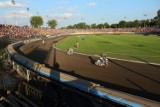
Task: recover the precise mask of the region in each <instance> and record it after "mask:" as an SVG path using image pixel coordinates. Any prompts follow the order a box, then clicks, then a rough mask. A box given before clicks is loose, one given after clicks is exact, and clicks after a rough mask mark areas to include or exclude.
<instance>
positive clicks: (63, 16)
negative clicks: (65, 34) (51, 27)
mask: <svg viewBox="0 0 160 107" xmlns="http://www.w3.org/2000/svg"><path fill="white" fill-rule="evenodd" d="M78 16H80V15H79V14H73V13H62V14H59V13H55V14H52V15H50V16H49V17H52V18H55V19H69V18H73V17H78Z"/></svg>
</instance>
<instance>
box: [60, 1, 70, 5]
mask: <svg viewBox="0 0 160 107" xmlns="http://www.w3.org/2000/svg"><path fill="white" fill-rule="evenodd" d="M58 3H59V4H67V3H68V1H60V2H58Z"/></svg>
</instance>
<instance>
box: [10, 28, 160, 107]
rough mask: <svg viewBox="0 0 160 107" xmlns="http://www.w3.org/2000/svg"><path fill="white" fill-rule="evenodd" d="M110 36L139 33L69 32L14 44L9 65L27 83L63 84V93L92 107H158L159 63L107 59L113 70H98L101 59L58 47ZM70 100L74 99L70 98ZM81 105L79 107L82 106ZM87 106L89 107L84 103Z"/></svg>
mask: <svg viewBox="0 0 160 107" xmlns="http://www.w3.org/2000/svg"><path fill="white" fill-rule="evenodd" d="M146 30H148V28H146ZM126 31H128V29H126ZM55 32H57V31H55ZM67 32H68V33H67ZM118 32H120V30H118ZM153 32H154V31H153ZM108 33H109V34H110V35H112V36H113V37H115V36H122V35H124V34H125V33H127V34H129V35H130V36H134V35H136V34H135V33H136V32H125V29H123V32H121V34H118V35H117V34H116V35H115V33H114V32H104V31H103V32H100V31H98V32H93V31H89V30H83V31H79V32H78V31H76V30H75V31H74V30H73V33H71V31H70V30H69V31H65V34H63V33H62V34H57V35H53V36H52V35H51V36H47V37H43V38H36V39H28V40H24V41H20V42H16V43H13V44H10V45H9V46H8V47H7V54H8V61H9V62H10V63H11V64H12V65H13V68H14V69H15V70H16V71H17V73H18V74H19V75H21V77H23V78H24V79H25V80H27V81H31V80H34V77H35V75H36V78H37V79H36V81H38V80H39V78H47V79H48V80H51V81H54V82H56V84H63V85H62V87H63V91H64V90H65V88H67V90H71V93H76V94H78V95H81V97H82V98H83V97H84V98H86V96H87V99H89V100H91V99H94V101H92V106H97V104H96V103H95V102H96V101H95V99H97V100H98V101H100V102H98V103H100V104H103V105H105V106H106V105H107V106H135V107H141V106H153V107H158V106H159V99H160V96H159V94H160V93H159V90H160V85H159V82H160V81H159V75H160V74H159V69H160V65H159V64H158V63H150V62H147V61H143V60H139V61H133V60H126V59H120V58H113V57H109V56H107V57H108V59H109V66H107V67H98V66H95V65H94V62H95V61H96V60H97V59H98V55H92V54H86V53H80V52H74V53H73V54H72V55H68V54H67V52H66V50H63V49H60V48H58V47H57V44H58V43H61V42H62V43H63V40H65V39H67V38H68V37H76V38H79V36H81V35H83V36H85V40H86V39H87V37H89V36H93V34H96V35H98V36H101V35H102V34H103V35H105V36H106V37H107V35H109V34H108ZM143 36H144V35H143ZM144 37H146V36H144ZM156 37H158V36H156ZM158 39H159V37H158ZM85 40H84V41H85ZM43 41H45V43H43ZM59 41H60V42H59ZM75 41H77V40H75ZM80 46H81V44H80ZM75 50H76V49H75ZM137 59H138V58H137ZM57 87H60V86H57ZM69 96H71V95H70V94H69ZM94 96H95V97H94ZM67 97H68V95H67ZM90 97H92V98H90ZM82 102H83V101H82ZM87 102H88V101H87ZM104 102H105V103H104ZM106 102H107V103H106ZM77 104H78V105H79V103H77ZM83 104H85V103H84V102H83ZM81 106H84V105H81Z"/></svg>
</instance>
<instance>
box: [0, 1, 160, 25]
mask: <svg viewBox="0 0 160 107" xmlns="http://www.w3.org/2000/svg"><path fill="white" fill-rule="evenodd" d="M27 7H28V8H29V11H27V9H26V8H27ZM159 9H160V0H15V5H13V4H12V3H11V0H0V23H1V24H2V23H5V24H14V25H15V24H17V25H20V26H23V25H28V23H29V18H30V17H31V16H33V15H40V16H42V17H43V19H44V25H43V26H47V25H46V22H47V21H48V20H50V19H56V20H57V21H58V27H62V26H67V25H73V24H75V23H79V22H82V21H83V22H86V23H87V24H92V23H97V24H99V23H105V22H108V23H109V24H112V23H117V22H119V21H120V20H126V21H133V20H135V19H138V20H141V19H150V18H153V17H155V16H156V13H157V11H158V10H159ZM144 14H146V16H144Z"/></svg>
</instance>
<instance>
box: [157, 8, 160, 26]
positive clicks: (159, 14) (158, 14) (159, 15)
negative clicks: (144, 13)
mask: <svg viewBox="0 0 160 107" xmlns="http://www.w3.org/2000/svg"><path fill="white" fill-rule="evenodd" d="M157 17H158V22H157V25H158V26H160V9H159V10H158V11H157Z"/></svg>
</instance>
